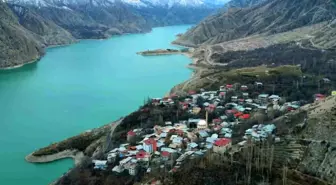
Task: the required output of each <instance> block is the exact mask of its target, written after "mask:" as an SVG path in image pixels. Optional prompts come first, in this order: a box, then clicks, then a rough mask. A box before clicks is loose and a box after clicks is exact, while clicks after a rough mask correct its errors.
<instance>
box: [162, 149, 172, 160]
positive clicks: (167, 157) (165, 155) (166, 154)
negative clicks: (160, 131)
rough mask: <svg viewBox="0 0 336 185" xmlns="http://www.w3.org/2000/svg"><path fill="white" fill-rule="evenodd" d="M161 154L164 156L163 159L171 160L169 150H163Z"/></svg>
mask: <svg viewBox="0 0 336 185" xmlns="http://www.w3.org/2000/svg"><path fill="white" fill-rule="evenodd" d="M161 156H162V159H163V160H166V161H168V160H169V157H170V153H169V152H167V151H163V152H161Z"/></svg>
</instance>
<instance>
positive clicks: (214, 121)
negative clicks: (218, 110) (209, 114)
mask: <svg viewBox="0 0 336 185" xmlns="http://www.w3.org/2000/svg"><path fill="white" fill-rule="evenodd" d="M212 122H213V123H221V120H220V119H218V118H217V119H213V120H212Z"/></svg>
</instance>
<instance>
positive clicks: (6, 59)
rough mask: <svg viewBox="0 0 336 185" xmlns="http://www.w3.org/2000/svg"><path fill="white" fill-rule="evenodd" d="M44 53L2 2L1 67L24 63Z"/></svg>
mask: <svg viewBox="0 0 336 185" xmlns="http://www.w3.org/2000/svg"><path fill="white" fill-rule="evenodd" d="M41 54H43V50H42V48H41V45H40V44H39V43H38V42H37V41H36V40H35V39H34V36H33V35H32V34H31V33H30V32H29V31H28V30H26V29H25V28H23V27H22V26H21V25H20V24H19V22H18V20H17V18H16V17H15V15H14V14H13V13H12V11H11V10H10V9H9V8H8V6H7V5H6V4H4V3H3V2H0V68H6V67H12V66H18V65H22V64H24V63H26V62H29V61H32V60H36V59H38V58H39V57H40V55H41Z"/></svg>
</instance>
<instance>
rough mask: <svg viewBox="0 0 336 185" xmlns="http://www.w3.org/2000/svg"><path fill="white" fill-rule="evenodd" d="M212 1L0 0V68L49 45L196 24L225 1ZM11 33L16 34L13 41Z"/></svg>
mask: <svg viewBox="0 0 336 185" xmlns="http://www.w3.org/2000/svg"><path fill="white" fill-rule="evenodd" d="M217 2H218V3H212V1H204V0H195V1H193V2H185V1H172V0H166V1H155V2H154V1H148V0H141V1H140V0H139V1H128V0H108V1H99V0H94V1H88V0H75V1H67V0H64V1H51V0H38V1H33V0H26V1H21V0H5V1H2V2H0V3H1V4H0V6H1V16H0V19H1V22H0V24H1V33H2V34H1V35H2V36H1V40H0V46H1V47H0V48H1V50H2V52H1V54H0V68H13V67H19V66H22V65H23V64H26V63H29V62H31V61H38V60H39V59H40V58H41V57H43V55H44V53H45V48H47V47H50V46H55V45H58V46H59V45H68V44H72V43H75V42H78V40H82V39H107V38H110V37H111V36H115V35H121V34H129V33H147V32H150V31H151V30H152V28H154V27H160V26H171V25H185V24H195V23H197V22H199V21H200V20H202V19H203V18H204V17H206V16H208V15H209V14H211V13H214V12H215V11H217V10H218V9H219V8H220V7H221V6H222V5H223V4H224V3H225V2H226V0H220V1H217ZM13 29H15V32H13V31H12V30H13ZM13 33H15V34H14V35H17V36H16V37H17V38H15V39H16V40H15V41H16V42H13ZM8 42H11V43H8Z"/></svg>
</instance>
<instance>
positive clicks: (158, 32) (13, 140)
mask: <svg viewBox="0 0 336 185" xmlns="http://www.w3.org/2000/svg"><path fill="white" fill-rule="evenodd" d="M189 27H190V26H172V27H163V28H155V29H154V30H153V31H152V32H151V33H148V34H132V35H124V36H118V37H113V38H111V39H109V40H102V41H99V40H87V41H82V42H80V43H78V44H74V45H71V46H67V47H61V48H52V49H48V52H47V54H46V56H45V57H44V58H43V59H42V60H41V61H40V62H38V63H34V64H30V65H26V66H24V67H22V68H18V69H14V70H6V71H0V104H1V106H0V126H1V129H0V146H1V148H0V164H1V168H0V184H2V185H45V184H48V183H49V182H51V181H53V180H55V179H56V178H57V177H59V176H60V175H62V174H63V173H64V172H66V171H67V170H68V169H69V168H71V167H72V165H73V162H72V160H70V159H69V160H61V161H57V162H54V163H49V164H30V163H27V162H25V160H24V157H25V155H27V154H29V153H31V152H32V151H34V150H36V149H38V148H40V147H43V146H46V145H48V144H50V143H51V142H54V141H59V140H62V139H65V138H67V137H69V136H73V135H76V134H78V133H80V132H82V131H85V130H87V129H91V128H93V127H99V126H101V125H103V124H106V123H109V122H110V121H113V120H116V119H118V118H120V117H121V116H124V115H126V114H128V113H130V112H131V111H134V110H135V109H137V108H138V107H139V105H140V104H142V103H143V100H144V98H145V97H148V96H150V97H162V96H163V95H164V94H165V93H166V92H168V91H169V90H170V88H171V87H172V86H174V85H175V84H177V83H180V82H182V81H184V80H186V79H188V77H189V76H190V75H191V71H190V70H188V69H187V68H185V66H186V65H187V64H188V63H189V62H190V60H189V59H188V58H187V57H185V56H182V55H176V56H156V57H143V56H139V55H136V54H135V53H136V52H137V51H142V50H147V49H157V48H172V47H173V46H171V45H170V42H171V41H173V40H174V38H175V35H176V34H178V33H182V32H185V31H186V30H187V28H189Z"/></svg>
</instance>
